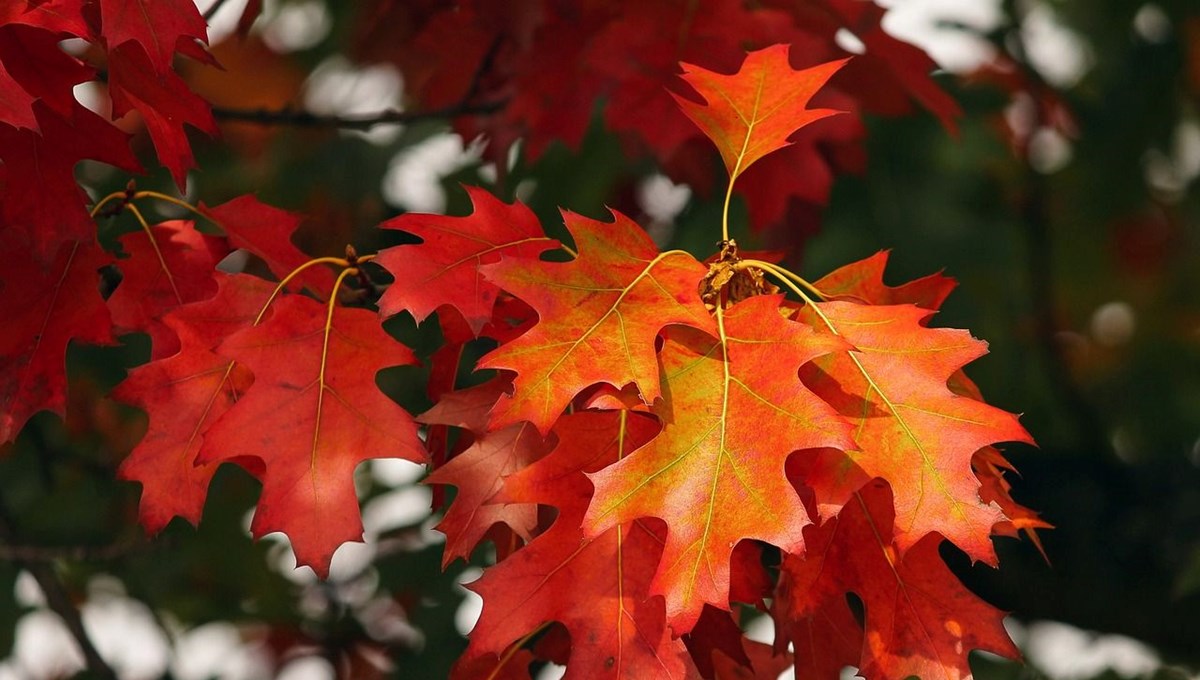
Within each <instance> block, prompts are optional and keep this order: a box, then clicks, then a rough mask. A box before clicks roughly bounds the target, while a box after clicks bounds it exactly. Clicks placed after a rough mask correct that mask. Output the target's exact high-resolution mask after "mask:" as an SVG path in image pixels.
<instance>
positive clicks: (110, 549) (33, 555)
mask: <svg viewBox="0 0 1200 680" xmlns="http://www.w3.org/2000/svg"><path fill="white" fill-rule="evenodd" d="M147 547H148V545H147V544H146V543H144V542H141V541H124V542H121V543H111V544H109V545H61V546H58V545H55V546H49V545H7V544H0V560H4V561H8V562H26V563H27V562H54V561H56V560H72V561H76V562H86V561H100V562H103V561H107V560H115V559H118V558H121V557H125V556H126V555H129V554H130V553H134V552H138V551H139V550H143V549H145V548H147Z"/></svg>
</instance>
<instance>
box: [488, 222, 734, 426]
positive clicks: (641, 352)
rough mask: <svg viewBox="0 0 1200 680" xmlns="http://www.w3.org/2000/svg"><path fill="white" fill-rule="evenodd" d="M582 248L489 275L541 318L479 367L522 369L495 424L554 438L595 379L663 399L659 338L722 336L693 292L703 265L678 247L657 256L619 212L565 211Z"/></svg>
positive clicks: (499, 266)
mask: <svg viewBox="0 0 1200 680" xmlns="http://www.w3.org/2000/svg"><path fill="white" fill-rule="evenodd" d="M563 217H564V220H565V221H566V225H567V228H568V229H569V230H570V231H571V234H572V236H574V238H575V242H576V245H577V248H578V251H579V256H578V257H577V258H576V259H574V260H572V261H570V262H542V261H540V260H538V261H532V262H531V261H528V260H512V261H510V260H503V259H502V260H501V261H500V262H497V263H495V264H491V265H485V266H484V269H483V271H484V275H485V276H486V277H487V278H488V279H489V280H491V281H492V282H494V283H495V284H497V285H499V286H500V287H501V288H504V289H505V290H507V291H508V292H510V293H512V294H513V295H515V296H517V297H518V298H520V299H522V300H524V301H525V302H526V303H528V304H529V305H530V306H532V307H533V308H534V309H535V310H536V311H537V313H538V322H537V324H535V325H534V326H533V328H532V329H530V330H529V331H528V332H526V333H525V334H524V335H522V336H520V337H519V338H517V339H515V340H513V341H511V342H507V343H505V344H503V345H502V346H500V348H498V349H496V350H495V351H493V352H491V353H490V354H488V355H487V356H485V357H484V358H483V359H482V360H480V362H479V367H480V368H501V369H506V370H510V371H514V372H516V374H517V375H516V378H514V379H513V385H514V391H513V395H512V396H511V397H502V398H501V399H500V401H499V403H497V404H496V408H495V409H494V410H493V412H492V419H491V424H490V426H491V427H492V428H493V429H494V428H499V427H504V426H506V425H509V424H512V423H516V422H520V421H522V420H528V421H529V422H531V423H533V424H534V425H535V426H536V427H537V428H538V430H539V431H541V432H543V433H544V432H548V431H549V430H550V428H551V426H552V425H553V424H554V421H555V420H557V419H558V416H559V414H561V413H562V411H563V409H564V408H565V407H566V406H567V404H568V403H570V401H571V399H573V398H574V397H575V395H576V394H578V393H579V392H581V391H582V390H583V389H584V388H587V387H589V386H591V385H593V384H595V383H600V382H603V383H608V384H610V385H613V386H614V387H622V386H624V385H625V384H626V383H635V384H636V385H637V386H638V388H639V389H640V390H641V393H642V398H643V399H644V400H645V401H646V402H647V403H651V402H653V401H654V399H656V398H657V397H658V395H659V384H658V364H657V360H656V358H655V353H654V339H655V337H657V335H658V333H659V331H661V330H662V329H663V328H664V327H665V326H667V325H669V324H676V323H677V324H685V325H688V326H692V327H694V328H699V329H702V330H706V331H711V332H713V333H715V332H716V325H715V323H714V322H713V319H712V317H711V316H710V315H709V314H708V312H707V311H706V310H705V309H704V305H703V304H702V303H701V302H700V297H699V295H697V294H696V286H697V284H698V283H699V282H700V279H701V278H703V276H704V274H705V268H704V266H703V265H701V264H700V263H699V262H697V261H696V260H695V259H694V258H693V257H692V256H691V255H688V254H687V253H685V252H682V251H670V252H666V253H659V252H658V248H657V247H655V245H654V242H653V241H651V240H650V237H649V236H647V235H646V232H644V231H642V229H641V227H639V226H638V225H637V224H635V223H634V222H633V221H632V220H630V219H629V218H628V217H625V216H624V215H622V214H620V213H618V212H615V211H614V212H613V218H614V221H613V222H611V223H606V222H598V221H596V220H591V219H588V218H586V217H583V216H581V215H576V214H574V213H570V212H564V213H563Z"/></svg>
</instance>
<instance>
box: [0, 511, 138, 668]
mask: <svg viewBox="0 0 1200 680" xmlns="http://www.w3.org/2000/svg"><path fill="white" fill-rule="evenodd" d="M14 533H15V528H14V523H13V521H12V519H11V518H10V517H9V514H8V510H7V508H5V507H4V505H3V501H2V500H0V541H3V542H5V543H8V542H9V541H11V540H12V537H13V534H14ZM15 562H16V564H17V566H19V567H21V568H22V569H24V570H26V571H28V572H29V574H30V575H31V576H33V579H34V580H35V581H37V584H38V587H39V588H41V589H42V593H43V594H44V595H45V596H46V605H47V606H48V607H50V609H51V611H53V612H54V613H55V614H58V616H59V617H60V618H61V619H62V620H63V623H64V624H66V626H67V630H68V631H69V632H70V633H71V637H73V638H75V643H76V644H77V645H79V650H80V651H81V652H82V653H83V659H84V663H85V664H87V669H88V671H90V672H91V674H92V675H94V676H96V677H98V678H104V679H105V680H109V679H111V680H116V678H117V674H116V673H115V672H114V671H113V669H112V667H111V666H109V665H108V662H106V661H105V660H104V658H103V657H101V656H100V652H98V651H97V650H96V646H95V645H94V644H92V639H91V638H89V637H88V634H87V630H85V629H84V627H83V617H82V616H81V615H80V613H79V609H78V608H77V607H76V606H75V603H74V602H72V601H71V597H70V595H69V594H68V593H67V588H66V586H64V585H63V582H62V581H61V580H60V579H59V578H58V574H57V573H56V572H55V571H54V567H52V566H51V565H49V564H48V563H46V562H39V561H34V560H24V559H16V560H15Z"/></svg>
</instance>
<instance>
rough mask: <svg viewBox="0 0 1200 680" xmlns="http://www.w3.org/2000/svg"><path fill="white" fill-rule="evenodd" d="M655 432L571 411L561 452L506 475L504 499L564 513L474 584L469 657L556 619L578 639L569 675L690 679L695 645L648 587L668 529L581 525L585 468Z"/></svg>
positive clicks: (562, 427)
mask: <svg viewBox="0 0 1200 680" xmlns="http://www.w3.org/2000/svg"><path fill="white" fill-rule="evenodd" d="M657 429H658V425H657V423H655V422H654V421H653V420H652V419H650V418H647V417H645V416H638V415H633V414H627V413H626V412H616V411H605V412H597V411H590V412H582V413H576V414H572V415H568V416H564V417H563V418H561V419H560V420H559V422H558V424H557V425H556V426H555V428H554V433H555V434H556V435H557V436H558V445H557V446H556V447H555V449H554V451H553V452H551V453H550V454H549V455H547V456H546V457H545V458H543V459H541V460H539V461H538V462H536V463H534V464H532V465H530V466H529V467H527V468H525V469H524V470H521V471H520V472H517V473H515V474H513V475H510V476H509V477H508V478H507V479H506V480H505V483H504V491H503V494H502V498H503V499H504V500H508V501H513V502H526V503H544V504H548V505H553V506H555V507H557V508H559V515H558V518H557V519H556V520H555V522H554V524H553V525H552V526H551V527H550V529H549V530H548V531H547V532H546V533H545V534H542V535H541V536H538V537H537V538H536V539H534V540H533V542H531V543H530V544H529V545H527V546H525V547H524V548H522V549H520V550H518V551H517V552H515V553H513V555H512V556H510V557H508V558H507V559H505V560H504V561H503V562H500V563H499V564H497V565H496V566H494V567H491V568H489V569H488V570H487V571H486V572H485V573H484V575H483V576H482V577H481V578H480V579H479V580H478V581H476V582H474V583H471V584H468V587H469V588H470V589H471V590H474V591H475V592H477V593H479V594H480V595H481V596H482V597H483V613H482V614H481V616H480V619H479V623H478V624H477V625H476V627H475V630H473V631H472V632H471V636H470V645H469V646H468V648H467V651H466V653H465V654H464V658H468V659H469V658H472V657H474V656H478V655H484V654H487V653H498V652H499V651H500V650H502V649H504V648H505V647H507V646H508V645H509V644H511V643H512V642H513V641H514V640H517V639H519V638H521V637H522V636H524V635H525V634H527V633H530V632H532V631H535V630H537V629H538V627H539V626H541V625H542V624H544V623H548V622H551V621H557V622H560V623H562V624H563V625H564V626H565V627H566V629H567V631H568V632H569V634H570V639H571V645H570V655H569V659H567V661H566V666H567V672H566V676H565V677H566V678H630V679H633V678H685V677H689V669H690V668H691V664H690V662H689V660H688V658H687V650H686V648H685V647H684V645H683V644H682V643H681V642H680V641H678V640H673V639H672V638H671V636H670V632H669V631H668V630H667V628H666V625H665V620H664V615H665V613H664V610H663V604H662V599H661V598H658V597H651V596H650V595H649V592H648V589H649V584H650V579H651V577H652V576H653V575H654V569H655V566H656V565H657V564H658V559H659V555H660V553H661V552H662V539H661V530H656V529H655V527H653V526H651V525H650V523H648V522H644V521H634V522H630V523H629V524H626V525H623V526H619V527H612V528H610V529H609V530H608V531H606V532H604V533H603V534H601V535H600V536H598V537H596V538H594V539H587V538H585V537H584V535H583V533H582V531H581V530H580V525H579V522H580V520H581V519H582V517H583V509H584V508H585V507H586V504H587V500H588V497H589V496H590V495H591V492H592V487H591V484H590V483H589V482H588V479H587V477H586V476H585V475H584V472H586V471H594V470H598V469H600V468H602V467H604V466H605V465H608V464H610V463H613V462H616V461H617V460H619V459H620V458H621V457H622V456H623V455H625V454H627V453H628V452H629V451H630V450H632V449H633V448H635V447H637V446H639V445H640V444H642V443H644V442H645V441H646V440H647V439H648V438H649V437H650V436H652V435H653V433H654V432H655V431H656V430H657Z"/></svg>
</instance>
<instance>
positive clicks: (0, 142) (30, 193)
mask: <svg viewBox="0 0 1200 680" xmlns="http://www.w3.org/2000/svg"><path fill="white" fill-rule="evenodd" d="M33 111H34V115H35V117H36V118H37V122H38V129H39V130H41V134H38V133H37V132H34V131H32V130H24V129H21V130H18V129H16V128H14V127H11V126H8V125H0V160H2V161H4V164H3V168H2V169H0V173H2V174H0V177H2V179H3V182H0V186H2V189H0V224H2V225H4V226H5V228H6V230H9V229H11V230H13V231H16V232H20V233H22V234H24V238H25V239H26V245H25V252H28V251H29V250H30V249H32V251H33V254H34V257H35V258H36V259H38V260H39V261H40V262H42V263H45V264H50V261H51V260H53V259H54V257H55V254H56V253H58V252H59V246H61V245H62V244H64V243H67V242H69V241H87V240H91V239H92V238H94V235H95V230H96V226H95V224H94V223H93V222H92V219H91V217H90V216H89V215H88V211H87V210H86V209H85V208H84V195H83V193H82V192H81V191H80V190H79V186H78V185H77V184H76V183H75V164H76V163H78V162H79V161H81V160H83V159H84V158H91V159H94V160H98V161H101V162H104V163H108V164H110V165H115V166H117V167H119V168H121V169H123V170H127V171H129V172H137V171H138V170H140V167H139V166H138V163H137V160H136V159H135V158H134V157H133V154H132V153H131V152H130V150H129V137H128V136H127V135H125V133H123V132H121V131H120V130H118V129H117V128H115V127H113V126H112V125H109V124H108V123H107V122H106V121H105V120H104V119H103V118H100V117H99V116H97V115H96V114H94V113H92V112H91V111H88V110H87V109H85V108H83V106H81V105H79V104H78V103H76V104H74V106H72V107H71V112H70V115H69V116H67V117H64V116H60V115H59V114H58V113H56V112H55V111H53V110H52V109H51V108H50V106H49V105H48V104H46V103H45V102H43V101H40V100H39V101H36V102H34V103H33Z"/></svg>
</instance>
